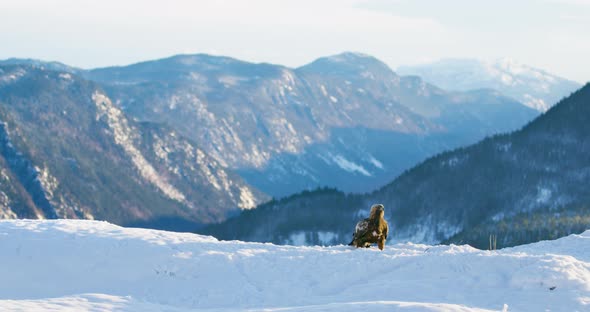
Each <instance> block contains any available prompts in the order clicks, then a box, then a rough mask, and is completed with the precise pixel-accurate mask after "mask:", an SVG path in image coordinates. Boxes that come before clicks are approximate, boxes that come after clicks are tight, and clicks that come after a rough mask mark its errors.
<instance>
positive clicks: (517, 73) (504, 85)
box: [397, 58, 581, 112]
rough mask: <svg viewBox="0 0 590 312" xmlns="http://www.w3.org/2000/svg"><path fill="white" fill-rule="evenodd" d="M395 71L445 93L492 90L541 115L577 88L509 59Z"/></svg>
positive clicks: (450, 62)
mask: <svg viewBox="0 0 590 312" xmlns="http://www.w3.org/2000/svg"><path fill="white" fill-rule="evenodd" d="M397 72H398V73H399V74H401V75H418V76H421V77H422V78H423V79H424V80H426V81H428V82H430V83H433V84H435V85H437V86H439V87H441V88H443V89H447V90H459V91H466V90H472V89H481V88H491V89H496V90H498V91H500V92H502V93H503V94H505V95H508V96H510V97H513V98H515V99H517V100H518V101H520V102H521V103H523V104H524V105H526V106H528V107H530V108H533V109H536V110H538V111H541V112H544V111H547V110H548V109H549V108H550V107H551V106H552V105H554V104H556V103H557V102H558V101H559V100H561V99H562V98H563V97H565V96H567V95H569V94H570V93H571V92H573V91H574V90H576V89H578V88H580V87H581V85H580V84H579V83H576V82H574V81H571V80H567V79H564V78H562V77H558V76H556V75H553V74H551V73H549V72H547V71H544V70H542V69H538V68H534V67H531V66H528V65H525V64H523V63H520V62H517V61H515V60H513V59H511V58H501V59H497V60H482V61H480V60H475V59H443V60H440V61H437V62H433V63H429V64H422V65H416V66H401V67H399V68H398V69H397Z"/></svg>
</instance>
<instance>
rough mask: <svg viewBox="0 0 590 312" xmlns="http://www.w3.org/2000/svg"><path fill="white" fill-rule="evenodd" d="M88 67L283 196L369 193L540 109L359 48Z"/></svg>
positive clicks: (127, 100)
mask: <svg viewBox="0 0 590 312" xmlns="http://www.w3.org/2000/svg"><path fill="white" fill-rule="evenodd" d="M84 75H85V76H86V77H88V78H89V79H92V80H96V81H99V82H100V83H101V84H103V85H104V86H105V90H107V91H108V93H109V95H111V98H112V99H114V104H115V105H116V106H118V107H120V108H121V109H122V110H123V111H125V113H127V114H129V115H130V116H134V117H135V118H137V119H138V120H140V121H151V122H158V123H166V124H168V125H169V126H170V127H171V128H172V129H175V130H176V131H178V132H179V133H181V134H183V135H184V136H186V137H187V138H190V139H191V140H194V141H195V142H197V143H198V144H199V146H201V147H202V148H203V151H204V152H205V153H207V154H208V155H211V157H213V158H214V159H215V160H217V161H218V162H219V163H220V164H221V165H222V166H224V167H227V168H231V169H232V170H236V171H237V172H239V173H240V174H241V175H242V176H243V177H244V178H245V179H246V180H247V181H249V182H250V183H252V184H253V185H255V186H257V187H258V188H260V189H261V190H263V191H265V192H267V193H269V194H271V195H273V196H284V195H288V194H291V193H294V192H296V191H300V190H305V189H312V188H316V187H318V186H324V185H328V186H333V187H337V188H340V189H343V190H345V191H350V192H364V191H371V190H374V189H375V188H377V187H379V186H380V185H383V184H385V183H387V182H388V181H391V179H393V178H394V177H396V176H397V175H399V174H400V173H401V172H403V170H405V169H407V168H409V167H410V166H412V165H414V164H416V163H417V162H419V161H421V160H423V159H425V158H426V157H428V156H430V155H433V154H434V153H436V152H440V151H442V150H444V149H449V148H454V147H457V146H460V145H463V144H468V143H473V142H475V141H476V140H478V139H481V138H483V137H484V136H485V135H490V134H493V133H496V132H498V131H507V130H513V129H516V128H517V127H519V126H522V125H523V124H524V123H526V122H527V121H528V120H530V119H532V118H533V117H534V116H535V115H536V112H535V111H533V110H530V109H528V108H526V107H523V106H522V105H521V104H520V103H518V102H516V101H514V100H512V99H509V98H506V97H504V96H502V95H500V94H498V93H497V92H493V91H485V90H480V91H473V92H446V91H443V90H441V89H439V88H437V87H435V86H432V85H430V84H427V83H425V82H423V81H422V80H421V79H420V78H418V77H400V76H398V75H397V74H395V73H394V72H393V71H392V70H391V69H390V68H388V67H387V66H386V65H385V64H383V63H382V62H380V61H379V60H377V59H375V58H373V57H370V56H367V55H363V54H358V53H343V54H339V55H335V56H331V57H325V58H320V59H318V60H317V61H315V62H313V63H310V64H308V65H306V66H303V67H300V68H296V69H291V68H286V67H283V66H278V65H270V64H252V63H247V62H242V61H239V60H235V59H231V58H226V57H214V56H209V55H181V56H175V57H171V58H167V59H163V60H157V61H150V62H144V63H139V64H135V65H130V66H126V67H112V68H103V69H96V70H92V71H89V72H86V73H84ZM507 117H509V118H507Z"/></svg>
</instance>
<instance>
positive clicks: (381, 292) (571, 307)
mask: <svg viewBox="0 0 590 312" xmlns="http://www.w3.org/2000/svg"><path fill="white" fill-rule="evenodd" d="M0 244H1V246H2V248H0V259H2V266H0V276H2V278H3V280H4V281H10V282H7V283H0V310H9V311H14V310H21V311H25V310H26V311H29V310H35V311H51V310H55V311H57V310H59V311H64V310H70V311H84V310H119V311H121V310H124V311H161V310H167V311H191V310H195V309H199V310H210V311H240V310H262V309H264V310H265V311H277V310H278V309H281V311H358V310H363V309H370V310H371V311H391V310H396V311H397V310H401V311H501V310H505V311H546V310H550V311H585V310H588V308H590V248H589V247H590V231H587V232H585V233H583V234H581V235H571V236H569V237H566V238H562V239H559V240H556V241H550V242H541V243H536V244H531V245H526V246H521V247H517V248H509V249H504V250H499V251H481V250H477V249H473V248H471V247H469V246H453V245H451V246H429V245H416V244H410V243H400V242H393V245H388V246H386V248H385V250H384V251H383V252H381V251H379V250H377V249H376V248H371V249H353V248H350V247H348V246H333V247H293V246H277V245H272V244H260V243H244V242H238V241H232V242H220V241H217V240H216V239H214V238H212V237H207V236H201V235H195V234H189V233H172V232H164V231H155V230H145V229H131V228H122V227H118V226H115V225H112V224H109V223H106V222H98V221H80V220H77V221H74V220H54V221H38V220H35V221H33V220H10V221H0Z"/></svg>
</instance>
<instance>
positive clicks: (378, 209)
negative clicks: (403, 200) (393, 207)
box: [369, 204, 385, 219]
mask: <svg viewBox="0 0 590 312" xmlns="http://www.w3.org/2000/svg"><path fill="white" fill-rule="evenodd" d="M384 214H385V206H383V205H382V204H375V205H373V206H371V214H370V215H369V219H375V218H383V215H384Z"/></svg>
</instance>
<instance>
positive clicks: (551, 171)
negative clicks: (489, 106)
mask: <svg viewBox="0 0 590 312" xmlns="http://www.w3.org/2000/svg"><path fill="white" fill-rule="evenodd" d="M589 153H590V84H588V85H586V86H584V87H583V88H582V89H580V90H579V91H577V92H575V93H574V94H572V95H571V96H570V97H568V98H566V99H564V100H563V101H561V102H560V103H558V104H557V105H555V106H554V107H553V108H551V109H550V110H549V111H548V112H546V113H545V114H543V115H542V116H540V117H538V118H537V119H535V120H534V121H533V122H531V123H529V124H528V125H527V126H525V127H524V128H523V129H521V130H519V131H516V132H513V133H508V134H503V135H496V136H493V137H490V138H486V139H485V140H483V141H481V142H479V143H478V144H475V145H472V146H469V147H465V148H459V149H456V150H453V151H450V152H445V153H442V154H439V155H437V156H434V157H432V158H430V159H428V160H426V161H425V162H423V163H422V164H420V165H418V166H416V167H414V168H412V169H410V170H408V171H406V172H404V173H403V174H402V175H401V176H400V177H399V178H397V179H395V180H394V181H393V182H392V183H390V184H388V185H386V186H384V187H383V188H381V189H379V190H378V191H375V192H373V193H370V194H365V195H346V194H344V193H341V192H338V191H336V190H330V189H322V190H318V191H315V192H306V193H303V194H299V195H297V196H292V197H290V198H287V199H283V200H281V201H273V202H271V203H268V204H265V205H263V206H261V207H259V208H258V209H256V210H253V211H250V212H247V213H244V214H242V215H241V216H239V217H236V218H233V219H230V220H228V221H226V222H225V223H222V224H220V225H214V226H211V227H209V228H207V229H205V230H204V232H206V233H211V234H213V235H215V236H217V237H219V238H223V239H242V240H254V241H271V242H275V243H295V242H299V243H301V244H318V243H319V244H333V243H348V241H349V240H350V235H351V233H352V229H353V227H354V223H355V222H356V220H358V219H359V218H362V217H364V216H366V215H368V208H369V207H370V205H371V204H373V203H383V204H384V205H385V211H386V218H387V219H388V220H389V224H390V226H392V229H393V230H392V231H391V232H392V234H393V235H392V239H393V241H412V242H440V241H446V242H463V243H466V242H467V243H470V244H473V245H476V246H478V247H480V248H485V247H487V246H488V236H489V235H490V234H496V235H497V237H498V238H497V239H498V244H499V245H500V246H509V245H514V244H518V243H524V242H530V241H536V240H540V239H549V238H556V237H558V236H562V235H565V234H569V233H571V232H574V231H582V230H584V229H587V228H588V227H590V221H589V220H590V211H589V210H588V207H589V206H588V203H590V192H589V191H588V190H589V189H588V187H587V185H588V184H589V183H590V158H588V155H589ZM561 225H565V226H561Z"/></svg>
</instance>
